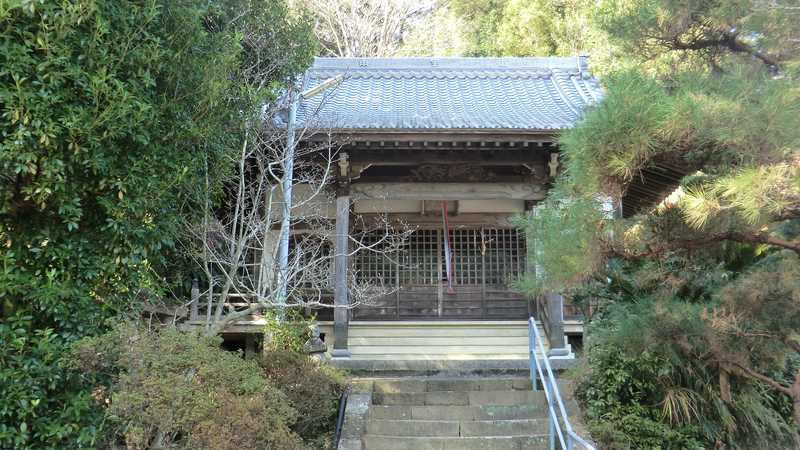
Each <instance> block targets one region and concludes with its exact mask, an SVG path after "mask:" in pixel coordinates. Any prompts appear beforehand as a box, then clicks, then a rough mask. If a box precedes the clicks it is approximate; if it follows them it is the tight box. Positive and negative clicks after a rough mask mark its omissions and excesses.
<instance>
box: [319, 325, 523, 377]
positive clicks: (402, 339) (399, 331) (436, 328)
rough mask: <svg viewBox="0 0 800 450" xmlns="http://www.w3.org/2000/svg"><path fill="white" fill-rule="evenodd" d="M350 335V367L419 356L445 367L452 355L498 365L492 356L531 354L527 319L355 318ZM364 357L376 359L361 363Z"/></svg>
mask: <svg viewBox="0 0 800 450" xmlns="http://www.w3.org/2000/svg"><path fill="white" fill-rule="evenodd" d="M326 335H327V332H326ZM348 336H349V351H350V353H351V357H350V360H349V361H348V362H342V363H341V364H342V367H343V368H345V369H353V368H355V369H357V370H363V369H371V370H406V368H405V366H400V367H398V366H397V364H394V365H392V364H388V365H387V364H383V363H384V362H404V361H412V362H415V364H414V365H413V367H414V368H417V367H422V365H421V364H420V363H422V362H429V361H433V362H436V363H438V365H439V366H444V367H447V366H448V365H447V364H446V363H444V362H447V361H469V362H473V361H477V362H483V363H485V364H487V363H488V364H487V368H495V366H497V364H494V365H493V364H491V363H490V362H491V361H502V362H503V364H502V366H503V367H505V366H508V365H510V363H509V361H511V362H516V361H519V362H520V363H522V362H526V361H527V360H528V357H529V349H528V323H527V322H526V321H400V322H391V321H386V322H374V321H373V322H370V321H353V322H350V326H349V334H348ZM360 361H374V362H375V364H373V365H371V366H364V365H359V362H360ZM335 363H338V362H337V361H335ZM511 365H513V364H511ZM351 366H352V367H351ZM384 367H385V369H384ZM435 367H436V364H434V365H433V366H431V367H426V368H425V369H426V370H430V369H435ZM503 367H497V368H503ZM514 368H517V366H515V367H514ZM519 368H521V369H524V368H525V366H524V365H522V364H520V365H519Z"/></svg>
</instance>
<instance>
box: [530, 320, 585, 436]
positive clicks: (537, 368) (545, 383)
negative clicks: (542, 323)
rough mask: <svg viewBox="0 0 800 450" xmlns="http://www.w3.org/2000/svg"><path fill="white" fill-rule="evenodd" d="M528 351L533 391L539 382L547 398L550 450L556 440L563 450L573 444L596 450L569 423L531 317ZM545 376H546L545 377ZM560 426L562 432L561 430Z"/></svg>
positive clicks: (540, 339)
mask: <svg viewBox="0 0 800 450" xmlns="http://www.w3.org/2000/svg"><path fill="white" fill-rule="evenodd" d="M537 349H538V350H539V351H541V353H542V361H544V363H543V364H542V363H540V362H539V358H538V357H537V356H536V350H537ZM528 350H529V352H530V372H531V384H532V387H533V390H534V391H536V390H538V386H537V383H536V381H537V380H541V382H542V387H543V388H544V395H545V397H546V398H547V410H548V416H549V419H550V426H549V427H548V428H549V434H550V450H555V449H556V438H558V443H559V444H560V445H561V448H562V449H564V450H573V448H574V444H575V443H578V444H580V445H581V446H582V447H583V448H585V449H586V450H596V448H595V447H594V446H593V445H592V444H590V443H589V442H587V441H586V440H585V439H584V438H582V437H580V436H579V435H578V433H576V432H575V431H574V430H573V429H572V425H571V424H570V423H569V418H568V417H567V410H566V408H564V402H563V401H562V400H561V394H560V392H559V389H558V383H557V382H556V377H555V375H554V374H553V368H552V367H551V365H550V359H549V358H548V357H547V351H546V349H545V347H544V342H543V341H542V338H541V336H540V335H539V329H538V327H537V326H536V321H535V320H534V319H533V317H531V318H530V319H528ZM542 365H544V372H543V371H542ZM545 374H546V375H547V376H545ZM556 408H558V413H559V414H557V413H556ZM559 415H560V416H561V420H559V417H558V416H559ZM562 424H563V428H564V430H562V429H561V428H562ZM565 435H566V436H565Z"/></svg>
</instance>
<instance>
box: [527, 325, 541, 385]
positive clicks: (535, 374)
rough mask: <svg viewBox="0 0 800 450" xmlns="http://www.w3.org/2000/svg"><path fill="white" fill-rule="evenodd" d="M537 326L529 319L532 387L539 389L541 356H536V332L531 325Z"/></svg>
mask: <svg viewBox="0 0 800 450" xmlns="http://www.w3.org/2000/svg"><path fill="white" fill-rule="evenodd" d="M534 326H536V325H535V323H534V324H533V325H531V321H530V320H529V321H528V354H529V355H530V356H529V357H530V362H529V364H528V365H529V366H530V372H531V388H533V390H534V391H538V390H539V386H538V381H539V358H537V357H536V343H535V342H534V339H535V336H536V335H535V334H534V332H533V330H532V329H531V327H534ZM542 385H544V380H542Z"/></svg>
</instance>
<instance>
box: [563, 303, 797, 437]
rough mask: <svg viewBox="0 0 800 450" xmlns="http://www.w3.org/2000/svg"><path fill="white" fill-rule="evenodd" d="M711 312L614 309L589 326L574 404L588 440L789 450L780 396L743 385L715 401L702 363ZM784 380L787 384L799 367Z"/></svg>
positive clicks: (714, 384)
mask: <svg viewBox="0 0 800 450" xmlns="http://www.w3.org/2000/svg"><path fill="white" fill-rule="evenodd" d="M706 307H707V305H704V304H692V303H688V302H685V301H676V300H672V301H667V300H660V301H657V302H655V301H652V300H650V299H642V300H640V301H639V302H636V303H625V302H620V303H616V304H613V305H611V306H609V307H608V308H607V309H606V311H604V313H603V317H601V318H599V319H595V321H594V322H593V323H592V324H591V325H590V330H589V331H590V339H589V340H588V341H587V344H588V345H587V348H586V353H585V354H586V360H585V361H584V364H583V366H582V367H581V369H580V370H579V376H578V386H577V390H576V394H577V397H578V399H579V400H580V401H581V403H582V404H583V407H584V411H585V414H586V418H587V422H588V425H589V428H590V431H591V433H592V436H593V437H594V438H595V439H597V440H598V441H599V442H601V443H602V444H603V445H604V447H607V448H612V449H617V448H619V449H629V448H634V449H656V448H658V449H662V448H663V449H697V448H711V447H715V446H725V448H730V449H750V448H758V447H760V446H762V445H764V444H766V443H768V444H769V447H770V448H775V449H783V448H786V449H789V448H793V446H794V444H795V442H796V441H795V439H797V430H796V428H795V427H793V425H792V424H791V408H790V407H789V405H788V400H787V398H786V397H785V396H778V395H776V393H774V392H771V391H770V390H769V389H767V388H766V387H765V386H763V385H760V384H758V383H753V382H748V381H747V380H736V381H735V382H732V383H731V386H730V390H731V397H732V400H731V401H726V400H725V399H724V398H723V393H722V392H721V386H720V383H721V378H720V370H719V368H718V367H716V366H715V365H709V364H708V361H707V360H704V359H703V355H698V356H695V357H688V356H687V354H686V353H685V352H687V349H692V348H694V347H701V348H704V349H705V350H706V351H705V353H706V358H707V355H708V354H709V352H708V348H709V346H710V345H714V344H711V343H709V341H707V340H705V336H704V328H703V326H704V323H703V320H704V318H703V314H704V312H705V311H706V309H705V308H706ZM693 354H694V353H692V355H693ZM787 364H788V365H789V368H788V370H787V371H786V373H785V374H783V375H780V374H773V376H775V377H776V378H777V379H782V382H783V383H787V384H788V383H789V382H790V381H791V380H792V371H793V370H796V363H795V362H793V361H789V362H788V363H787Z"/></svg>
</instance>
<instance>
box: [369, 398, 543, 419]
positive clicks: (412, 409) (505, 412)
mask: <svg viewBox="0 0 800 450" xmlns="http://www.w3.org/2000/svg"><path fill="white" fill-rule="evenodd" d="M546 408H547V403H546V402H545V400H544V399H543V398H539V399H537V400H536V401H535V402H533V403H529V404H525V405H483V406H383V405H372V406H371V407H370V409H369V417H370V418H371V419H372V418H374V419H399V420H513V419H543V418H547V409H546Z"/></svg>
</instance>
